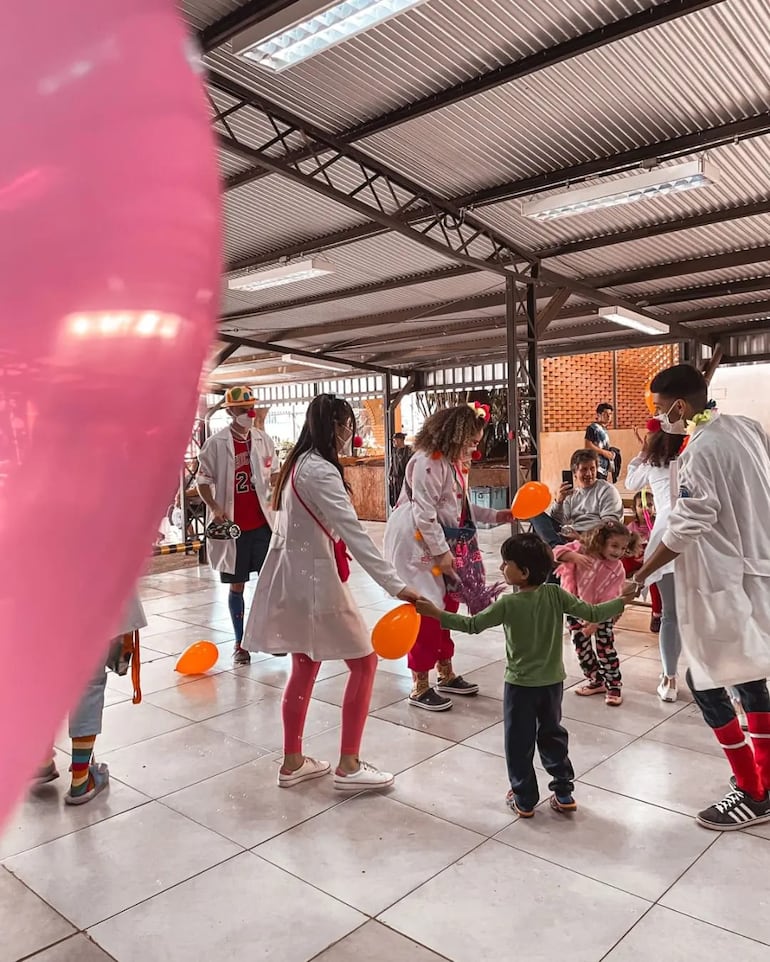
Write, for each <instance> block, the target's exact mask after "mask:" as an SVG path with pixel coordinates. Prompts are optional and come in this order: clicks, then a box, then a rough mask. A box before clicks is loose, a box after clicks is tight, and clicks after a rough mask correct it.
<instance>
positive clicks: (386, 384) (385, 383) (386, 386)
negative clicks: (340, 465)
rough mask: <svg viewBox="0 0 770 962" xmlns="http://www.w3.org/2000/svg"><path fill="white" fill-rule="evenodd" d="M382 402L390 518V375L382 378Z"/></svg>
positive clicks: (391, 383)
mask: <svg viewBox="0 0 770 962" xmlns="http://www.w3.org/2000/svg"><path fill="white" fill-rule="evenodd" d="M382 387H383V390H382V401H383V405H384V407H385V517H386V518H389V517H390V511H391V508H390V466H391V463H392V461H393V431H394V427H393V425H394V418H393V408H394V404H393V382H392V380H391V376H390V374H384V375H383V377H382Z"/></svg>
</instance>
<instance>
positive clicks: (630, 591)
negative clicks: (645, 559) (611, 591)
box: [620, 581, 642, 604]
mask: <svg viewBox="0 0 770 962" xmlns="http://www.w3.org/2000/svg"><path fill="white" fill-rule="evenodd" d="M641 591H642V586H641V585H638V584H637V583H636V582H635V581H626V582H625V583H624V584H623V590H622V591H621V593H620V596H621V598H622V599H623V600H624V601H625V602H626V604H630V603H631V602H632V601H633V600H634V598H636V597H637V596H638V595H639V594H641Z"/></svg>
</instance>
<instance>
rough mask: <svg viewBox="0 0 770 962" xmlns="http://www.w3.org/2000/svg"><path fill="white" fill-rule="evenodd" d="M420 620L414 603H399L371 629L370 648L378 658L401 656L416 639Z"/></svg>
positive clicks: (406, 652) (410, 647) (409, 649)
mask: <svg viewBox="0 0 770 962" xmlns="http://www.w3.org/2000/svg"><path fill="white" fill-rule="evenodd" d="M420 620H421V619H420V616H419V615H418V614H417V609H416V608H415V607H414V605H409V604H406V605H399V606H398V608H394V609H393V610H392V611H389V612H388V613H387V614H386V615H383V616H382V618H380V620H379V621H378V622H377V624H376V625H375V626H374V628H373V629H372V648H374V650H375V651H376V652H377V654H378V655H379V656H380V658H403V657H404V655H406V654H408V652H410V651H411V650H412V648H413V646H414V643H415V641H417V632H418V631H419V630H420Z"/></svg>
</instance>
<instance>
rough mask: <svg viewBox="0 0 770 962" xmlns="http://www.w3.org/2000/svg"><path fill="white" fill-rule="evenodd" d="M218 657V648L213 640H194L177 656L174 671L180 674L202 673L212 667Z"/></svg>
mask: <svg viewBox="0 0 770 962" xmlns="http://www.w3.org/2000/svg"><path fill="white" fill-rule="evenodd" d="M217 658H219V649H218V648H217V646H216V645H215V644H214V642H213V641H196V642H194V643H193V644H192V645H190V647H189V648H186V649H185V650H184V651H183V652H182V654H181V655H180V656H179V661H177V663H176V665H175V667H174V671H178V672H179V674H180V675H203V674H204V673H205V672H207V671H208V670H209V668H213V667H214V665H216V663H217Z"/></svg>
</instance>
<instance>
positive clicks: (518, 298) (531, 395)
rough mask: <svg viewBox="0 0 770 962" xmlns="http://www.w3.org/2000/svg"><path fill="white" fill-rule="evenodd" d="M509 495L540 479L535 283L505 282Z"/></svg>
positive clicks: (538, 370)
mask: <svg viewBox="0 0 770 962" xmlns="http://www.w3.org/2000/svg"><path fill="white" fill-rule="evenodd" d="M505 322H506V336H507V348H508V351H507V355H508V478H509V487H510V494H511V497H513V495H514V493H515V492H516V490H517V489H518V488H519V487H520V486H521V484H523V483H524V482H525V481H537V480H538V479H539V478H540V367H539V359H538V355H537V347H538V329H537V300H536V296H535V285H534V284H526V285H517V284H516V281H515V279H514V278H512V277H511V278H508V280H507V282H506V299H505Z"/></svg>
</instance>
